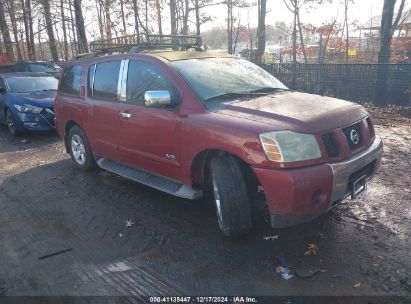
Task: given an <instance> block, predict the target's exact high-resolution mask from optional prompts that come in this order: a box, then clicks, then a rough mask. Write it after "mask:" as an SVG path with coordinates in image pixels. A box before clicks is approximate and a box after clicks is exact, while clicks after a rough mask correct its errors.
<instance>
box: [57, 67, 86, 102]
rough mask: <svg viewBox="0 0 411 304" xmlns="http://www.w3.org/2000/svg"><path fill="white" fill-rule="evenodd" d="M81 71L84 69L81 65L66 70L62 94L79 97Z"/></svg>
mask: <svg viewBox="0 0 411 304" xmlns="http://www.w3.org/2000/svg"><path fill="white" fill-rule="evenodd" d="M81 71H82V67H81V66H80V65H76V66H70V67H67V68H65V69H64V72H63V76H62V77H61V83H60V92H63V93H66V94H70V95H75V96H79V95H80V84H81Z"/></svg>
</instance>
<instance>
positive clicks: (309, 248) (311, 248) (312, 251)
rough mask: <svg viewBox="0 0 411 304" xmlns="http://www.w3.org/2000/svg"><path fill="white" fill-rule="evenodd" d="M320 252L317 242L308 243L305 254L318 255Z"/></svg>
mask: <svg viewBox="0 0 411 304" xmlns="http://www.w3.org/2000/svg"><path fill="white" fill-rule="evenodd" d="M317 253H318V246H317V245H315V244H308V245H307V251H306V252H304V255H306V256H307V255H317Z"/></svg>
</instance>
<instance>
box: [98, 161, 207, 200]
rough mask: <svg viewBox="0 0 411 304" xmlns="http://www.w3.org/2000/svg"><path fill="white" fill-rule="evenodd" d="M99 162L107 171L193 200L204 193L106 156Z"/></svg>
mask: <svg viewBox="0 0 411 304" xmlns="http://www.w3.org/2000/svg"><path fill="white" fill-rule="evenodd" d="M97 164H98V165H99V167H100V168H103V169H105V170H107V171H110V172H113V173H115V174H118V175H120V176H122V177H125V178H128V179H131V180H133V181H136V182H138V183H140V184H143V185H146V186H149V187H151V188H154V189H157V190H160V191H163V192H166V193H168V194H171V195H174V196H178V197H181V198H186V199H191V200H193V199H197V198H200V197H201V196H202V195H203V192H202V191H201V190H194V189H193V188H191V187H189V186H187V185H184V184H181V183H178V182H175V181H173V180H171V179H168V178H166V177H163V176H159V175H155V174H153V173H149V172H147V171H144V170H141V169H136V168H133V167H129V166H126V165H123V164H120V163H117V162H115V161H112V160H109V159H106V158H100V159H99V160H97Z"/></svg>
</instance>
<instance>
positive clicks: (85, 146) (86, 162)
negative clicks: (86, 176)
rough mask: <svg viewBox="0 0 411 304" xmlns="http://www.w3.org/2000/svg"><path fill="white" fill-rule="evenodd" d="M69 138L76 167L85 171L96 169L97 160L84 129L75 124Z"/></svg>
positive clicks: (70, 150)
mask: <svg viewBox="0 0 411 304" xmlns="http://www.w3.org/2000/svg"><path fill="white" fill-rule="evenodd" d="M67 140H68V147H69V152H70V156H71V159H72V160H73V162H74V164H75V165H76V167H77V168H79V169H81V170H83V171H88V170H92V169H94V168H95V167H96V160H95V158H94V155H93V152H92V150H91V147H90V144H89V143H88V140H87V137H86V135H85V134H84V132H83V130H81V128H80V127H79V126H73V127H72V128H71V129H70V131H69V134H68V139H67Z"/></svg>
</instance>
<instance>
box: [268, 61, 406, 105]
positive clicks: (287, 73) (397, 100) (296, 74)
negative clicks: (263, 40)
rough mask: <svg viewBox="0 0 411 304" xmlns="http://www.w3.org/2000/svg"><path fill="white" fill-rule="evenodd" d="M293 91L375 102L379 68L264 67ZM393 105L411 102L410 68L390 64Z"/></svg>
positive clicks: (389, 91) (316, 65)
mask: <svg viewBox="0 0 411 304" xmlns="http://www.w3.org/2000/svg"><path fill="white" fill-rule="evenodd" d="M261 67H262V68H263V69H265V70H266V71H268V72H269V73H271V74H272V75H274V76H275V77H276V78H277V79H279V80H280V81H282V82H283V83H284V84H285V85H287V86H288V87H289V88H290V89H292V90H296V91H301V92H307V93H312V94H319V95H325V96H331V97H337V98H342V99H346V100H351V101H356V102H359V103H365V102H371V103H374V102H375V101H376V98H378V97H376V96H375V95H376V94H375V91H376V88H375V86H376V81H377V71H378V67H379V64H301V63H298V64H262V65H261ZM387 97H388V102H389V103H390V104H396V105H409V104H410V102H411V64H388V81H387Z"/></svg>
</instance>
